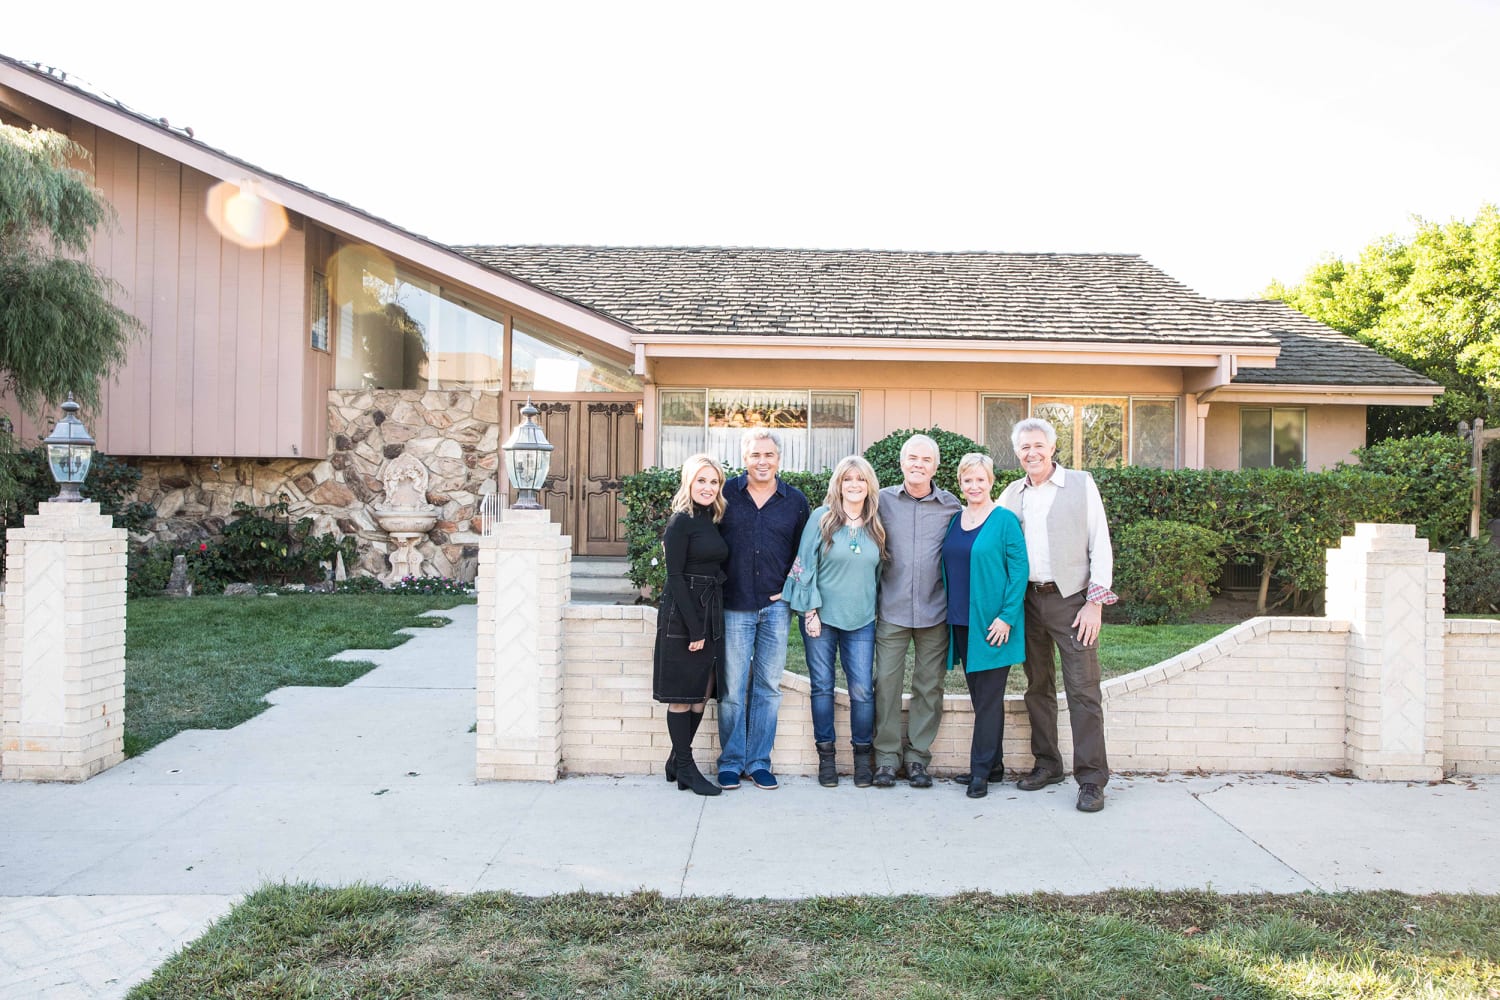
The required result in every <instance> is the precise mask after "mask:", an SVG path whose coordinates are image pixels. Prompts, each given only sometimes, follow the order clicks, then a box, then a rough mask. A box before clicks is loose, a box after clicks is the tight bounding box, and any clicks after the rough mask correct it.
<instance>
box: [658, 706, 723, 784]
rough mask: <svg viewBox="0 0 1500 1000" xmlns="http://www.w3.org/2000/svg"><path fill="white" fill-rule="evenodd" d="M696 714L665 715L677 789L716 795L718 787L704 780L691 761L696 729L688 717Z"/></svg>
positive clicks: (670, 713)
mask: <svg viewBox="0 0 1500 1000" xmlns="http://www.w3.org/2000/svg"><path fill="white" fill-rule="evenodd" d="M697 714H698V713H696V712H668V713H667V732H668V733H670V734H671V735H672V755H673V758H674V759H675V760H676V762H677V787H678V788H680V789H682V790H683V791H687V790H688V789H692V790H693V792H694V793H696V794H698V795H718V794H719V792H720V788H719V786H718V785H716V784H714V783H713V782H712V781H709V780H708V779H707V778H705V777H704V776H703V773H702V772H701V771H699V770H698V764H697V762H696V761H694V760H693V730H694V729H695V728H697V727H696V726H695V725H694V720H693V719H692V718H690V716H693V715H697ZM699 721H701V720H699Z"/></svg>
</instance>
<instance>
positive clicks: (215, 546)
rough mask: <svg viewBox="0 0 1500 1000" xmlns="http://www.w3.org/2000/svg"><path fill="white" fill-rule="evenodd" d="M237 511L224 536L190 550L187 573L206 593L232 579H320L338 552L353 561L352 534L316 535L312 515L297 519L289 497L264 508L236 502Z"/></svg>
mask: <svg viewBox="0 0 1500 1000" xmlns="http://www.w3.org/2000/svg"><path fill="white" fill-rule="evenodd" d="M233 513H234V520H233V521H230V522H229V523H228V524H226V525H224V533H223V535H222V536H221V537H220V538H219V539H217V540H215V541H211V542H203V543H201V544H200V545H199V546H198V548H197V549H196V550H193V551H189V552H188V554H187V557H188V560H187V562H188V572H189V573H191V574H192V577H193V583H194V584H195V585H196V586H197V587H198V589H199V590H201V591H202V592H203V593H212V592H216V591H218V590H221V589H223V587H224V585H225V584H229V583H255V584H269V585H276V586H279V585H281V584H287V583H317V582H319V581H321V580H322V579H323V568H322V565H321V564H322V563H325V562H330V561H332V560H333V558H334V557H335V556H337V555H342V556H343V557H344V563H345V564H346V565H348V564H352V563H353V562H354V556H355V550H354V538H353V537H352V536H351V537H348V538H344V539H342V540H340V539H338V538H336V537H334V536H333V535H332V534H325V535H314V534H313V533H312V526H313V520H312V518H310V517H304V518H301V519H299V520H297V521H293V520H292V519H291V514H290V511H289V506H288V504H287V502H286V501H285V500H278V501H277V502H276V503H273V504H269V505H267V506H265V507H253V506H251V505H250V504H246V503H237V504H235V505H234V511H233Z"/></svg>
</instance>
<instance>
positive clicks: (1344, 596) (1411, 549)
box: [1327, 524, 1443, 781]
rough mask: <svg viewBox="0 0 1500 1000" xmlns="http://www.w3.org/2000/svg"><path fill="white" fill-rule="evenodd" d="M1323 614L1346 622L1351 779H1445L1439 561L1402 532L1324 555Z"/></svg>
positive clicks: (1376, 528) (1383, 529)
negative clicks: (1324, 600)
mask: <svg viewBox="0 0 1500 1000" xmlns="http://www.w3.org/2000/svg"><path fill="white" fill-rule="evenodd" d="M1327 616H1328V617H1329V618H1337V619H1342V620H1344V621H1347V622H1349V646H1348V652H1347V654H1346V660H1345V670H1344V677H1345V687H1344V712H1345V753H1346V755H1347V759H1348V765H1349V768H1350V770H1352V771H1353V772H1354V774H1355V776H1356V777H1359V778H1367V779H1375V780H1384V781H1407V780H1432V779H1435V778H1441V777H1442V776H1443V554H1442V553H1441V552H1430V551H1428V548H1427V540H1426V539H1424V538H1418V537H1417V536H1416V528H1414V527H1413V526H1412V525H1410V524H1357V525H1355V526H1354V535H1353V537H1345V538H1344V539H1343V541H1342V543H1341V544H1340V546H1339V547H1338V548H1337V549H1329V550H1328V593H1327Z"/></svg>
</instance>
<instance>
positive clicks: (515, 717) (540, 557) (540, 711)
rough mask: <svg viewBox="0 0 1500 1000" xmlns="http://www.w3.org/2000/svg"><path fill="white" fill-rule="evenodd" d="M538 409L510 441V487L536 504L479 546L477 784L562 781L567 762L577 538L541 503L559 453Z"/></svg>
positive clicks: (509, 513)
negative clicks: (566, 665)
mask: <svg viewBox="0 0 1500 1000" xmlns="http://www.w3.org/2000/svg"><path fill="white" fill-rule="evenodd" d="M528 411H529V412H528ZM536 412H537V411H536V410H535V409H534V408H532V407H531V404H530V402H529V401H528V403H527V406H526V409H525V410H523V411H522V414H523V415H524V417H525V423H524V424H523V425H522V426H521V427H518V428H517V430H516V433H515V434H513V435H512V436H511V438H510V440H509V441H507V442H506V444H505V452H506V468H507V470H508V471H509V473H510V479H511V486H512V487H513V488H514V489H515V490H516V491H517V492H518V494H519V495H520V496H522V497H526V498H527V500H528V502H529V503H530V504H531V505H532V506H531V507H530V508H529V509H528V508H518V507H511V508H508V509H506V510H503V511H501V516H500V519H499V521H498V522H497V523H496V524H495V526H494V531H493V533H492V534H489V535H485V536H484V537H482V538H481V539H480V541H479V575H478V577H477V579H476V581H475V582H476V584H477V586H478V590H479V635H478V640H477V642H478V648H477V650H476V653H477V655H476V662H477V669H476V676H475V700H476V711H477V715H478V718H477V722H476V725H475V729H474V732H475V741H474V742H475V762H474V774H475V778H476V779H477V780H479V781H556V780H557V772H558V768H559V767H560V766H561V764H562V615H563V607H564V606H565V605H566V604H567V603H568V600H569V598H570V596H571V594H570V579H569V563H570V561H571V554H572V542H571V540H570V539H569V538H568V537H567V536H566V535H564V534H562V528H561V526H560V525H557V524H553V523H552V521H551V520H550V519H549V517H548V513H547V511H546V510H545V509H543V508H541V505H540V504H538V503H537V502H536V501H535V499H534V498H535V496H536V491H538V490H540V489H541V488H542V485H543V483H544V482H545V481H546V476H547V464H548V463H547V454H548V453H549V452H551V450H552V446H551V445H550V444H548V443H547V439H546V437H545V436H544V435H543V434H542V431H541V428H540V427H538V426H537V425H536V423H535V422H534V421H533V420H532V417H533V416H535V414H536Z"/></svg>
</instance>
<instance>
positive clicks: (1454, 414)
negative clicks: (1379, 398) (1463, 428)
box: [1265, 205, 1500, 441]
mask: <svg viewBox="0 0 1500 1000" xmlns="http://www.w3.org/2000/svg"><path fill="white" fill-rule="evenodd" d="M1416 225H1417V229H1416V232H1415V233H1414V234H1413V235H1412V236H1410V237H1407V238H1400V237H1396V236H1386V237H1384V238H1382V239H1378V240H1376V241H1374V242H1373V243H1371V244H1370V245H1369V246H1367V247H1365V249H1364V251H1363V252H1362V253H1361V254H1360V255H1359V259H1358V260H1355V261H1345V260H1340V259H1338V258H1330V259H1328V260H1325V261H1323V262H1321V263H1319V264H1317V265H1316V266H1314V267H1313V268H1312V269H1311V270H1309V271H1308V272H1307V275H1306V276H1305V277H1304V278H1303V280H1302V283H1301V284H1298V285H1292V286H1286V285H1283V284H1281V283H1280V282H1273V283H1272V284H1271V286H1270V288H1269V289H1267V290H1266V293H1265V294H1266V297H1267V298H1273V299H1280V300H1282V301H1283V302H1285V303H1287V304H1288V305H1290V306H1292V307H1293V308H1296V309H1299V310H1301V311H1302V312H1304V313H1306V314H1307V315H1309V316H1311V317H1313V318H1314V319H1316V320H1319V321H1320V322H1323V323H1326V324H1328V325H1329V326H1331V327H1333V328H1334V329H1336V330H1342V331H1343V332H1345V333H1347V334H1350V335H1351V336H1353V337H1355V338H1356V339H1358V340H1360V341H1362V342H1363V343H1365V344H1368V345H1369V346H1370V347H1373V348H1374V349H1375V350H1377V351H1380V352H1381V353H1382V354H1385V355H1387V356H1388V357H1391V358H1394V359H1396V360H1397V361H1400V362H1401V363H1402V364H1405V365H1406V366H1408V367H1410V368H1413V369H1415V370H1416V371H1419V372H1421V373H1422V374H1424V375H1426V376H1427V377H1428V378H1430V379H1433V380H1434V381H1436V382H1440V383H1442V385H1443V386H1444V388H1445V390H1446V391H1445V392H1444V393H1443V395H1442V396H1440V397H1438V401H1437V403H1436V404H1434V405H1433V406H1432V407H1431V408H1430V409H1423V408H1420V407H1408V406H1388V407H1372V408H1371V411H1370V438H1371V440H1373V441H1379V440H1382V439H1384V438H1388V437H1406V436H1409V435H1412V434H1421V433H1426V432H1433V431H1436V432H1441V433H1445V434H1452V433H1453V432H1454V430H1455V428H1456V426H1457V424H1458V421H1460V420H1469V421H1472V420H1473V419H1474V418H1475V417H1483V418H1484V421H1485V423H1486V424H1489V425H1490V426H1495V425H1496V424H1497V423H1500V209H1497V208H1496V206H1494V205H1485V206H1483V207H1481V208H1480V210H1479V213H1478V215H1476V216H1475V218H1474V221H1473V222H1465V221H1462V220H1454V221H1452V222H1449V223H1447V224H1446V225H1443V224H1439V223H1435V222H1426V221H1424V220H1422V219H1417V220H1416Z"/></svg>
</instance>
